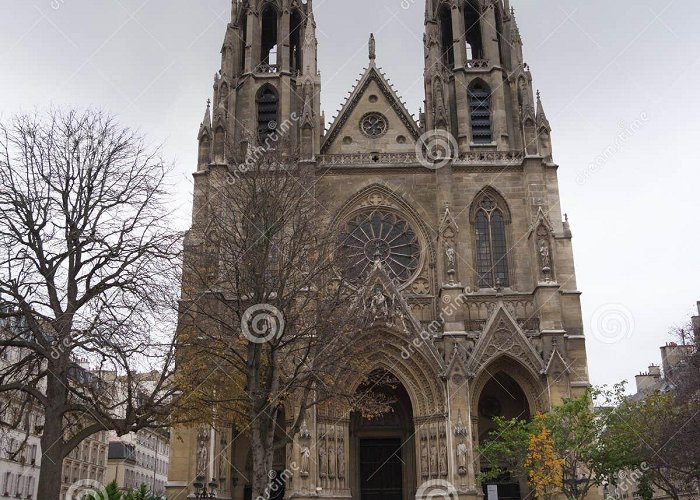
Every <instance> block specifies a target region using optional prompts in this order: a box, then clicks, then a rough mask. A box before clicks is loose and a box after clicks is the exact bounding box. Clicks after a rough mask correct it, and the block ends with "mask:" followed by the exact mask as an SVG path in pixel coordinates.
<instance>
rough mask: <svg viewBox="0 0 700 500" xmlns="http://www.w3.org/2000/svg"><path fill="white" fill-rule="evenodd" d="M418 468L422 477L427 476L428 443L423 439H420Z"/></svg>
mask: <svg viewBox="0 0 700 500" xmlns="http://www.w3.org/2000/svg"><path fill="white" fill-rule="evenodd" d="M420 468H421V471H422V475H423V477H428V443H426V440H425V439H421V447H420Z"/></svg>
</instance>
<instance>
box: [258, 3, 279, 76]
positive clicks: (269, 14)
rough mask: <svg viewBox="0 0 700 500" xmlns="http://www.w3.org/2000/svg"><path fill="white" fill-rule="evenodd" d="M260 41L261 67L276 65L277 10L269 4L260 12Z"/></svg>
mask: <svg viewBox="0 0 700 500" xmlns="http://www.w3.org/2000/svg"><path fill="white" fill-rule="evenodd" d="M261 18H262V27H261V28H262V29H261V33H260V35H261V37H260V38H261V40H260V56H261V57H260V62H261V63H262V64H263V65H276V64H277V10H276V9H275V8H274V7H273V6H272V5H270V4H268V5H267V6H265V9H264V10H263V12H262V16H261Z"/></svg>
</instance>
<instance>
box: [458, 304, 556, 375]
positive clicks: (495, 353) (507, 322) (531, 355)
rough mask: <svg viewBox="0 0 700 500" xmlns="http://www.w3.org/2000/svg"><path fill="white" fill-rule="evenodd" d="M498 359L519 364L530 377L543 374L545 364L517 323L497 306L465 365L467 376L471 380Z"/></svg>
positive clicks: (502, 306) (502, 305)
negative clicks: (504, 358) (506, 359)
mask: <svg viewBox="0 0 700 500" xmlns="http://www.w3.org/2000/svg"><path fill="white" fill-rule="evenodd" d="M501 356H510V357H512V358H514V359H517V360H518V361H520V362H521V363H522V364H523V365H524V366H526V367H527V368H528V369H529V370H530V371H531V372H532V374H533V375H541V374H542V373H544V362H543V360H542V357H541V356H540V355H539V354H537V351H535V348H534V347H533V345H532V344H531V343H530V341H529V340H528V338H527V336H526V335H525V333H524V332H523V331H522V329H521V328H520V327H519V326H518V323H517V321H516V320H515V319H514V318H513V317H512V315H511V314H510V313H509V312H508V310H507V309H506V307H505V305H504V304H503V302H499V303H498V306H497V307H496V308H495V310H494V312H493V314H492V315H491V318H490V319H489V321H488V322H487V324H486V327H485V328H484V331H483V333H482V334H481V336H480V337H479V340H478V341H477V343H476V346H475V347H474V351H473V352H472V354H471V356H470V358H469V360H468V361H467V373H468V374H469V375H470V376H472V377H474V376H476V375H477V374H478V373H479V372H481V371H482V370H483V369H484V368H485V367H487V366H488V365H489V364H490V363H492V362H493V361H495V360H497V359H498V358H499V357H501Z"/></svg>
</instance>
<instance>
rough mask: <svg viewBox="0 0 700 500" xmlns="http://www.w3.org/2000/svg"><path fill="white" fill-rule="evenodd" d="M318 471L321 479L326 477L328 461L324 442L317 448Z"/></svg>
mask: <svg viewBox="0 0 700 500" xmlns="http://www.w3.org/2000/svg"><path fill="white" fill-rule="evenodd" d="M318 469H319V473H320V474H321V477H322V478H325V477H327V476H328V461H327V460H326V442H325V440H324V441H321V444H320V445H319V447H318Z"/></svg>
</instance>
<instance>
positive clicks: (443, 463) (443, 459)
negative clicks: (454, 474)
mask: <svg viewBox="0 0 700 500" xmlns="http://www.w3.org/2000/svg"><path fill="white" fill-rule="evenodd" d="M439 464H440V475H441V476H446V475H447V448H446V447H445V446H443V447H442V448H441V449H440V462H439Z"/></svg>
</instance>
